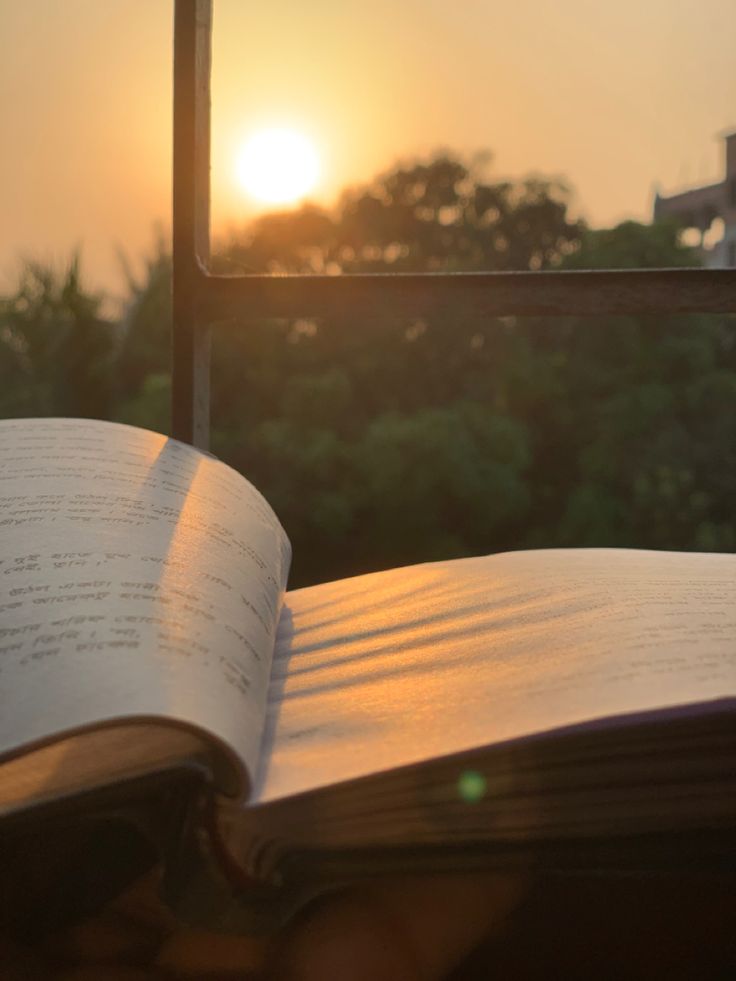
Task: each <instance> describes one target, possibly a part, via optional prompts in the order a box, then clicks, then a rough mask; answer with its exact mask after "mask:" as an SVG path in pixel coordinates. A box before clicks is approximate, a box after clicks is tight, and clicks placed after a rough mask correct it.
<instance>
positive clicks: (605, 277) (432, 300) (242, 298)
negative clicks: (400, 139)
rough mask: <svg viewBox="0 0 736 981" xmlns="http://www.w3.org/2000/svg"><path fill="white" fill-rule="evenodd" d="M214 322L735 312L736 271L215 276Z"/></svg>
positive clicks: (207, 302)
mask: <svg viewBox="0 0 736 981" xmlns="http://www.w3.org/2000/svg"><path fill="white" fill-rule="evenodd" d="M198 277H199V284H198V289H197V293H198V297H199V302H200V304H201V307H200V311H199V312H200V315H201V316H202V317H203V318H204V319H205V320H207V321H209V322H214V321H221V320H228V319H233V318H235V317H237V319H238V320H243V319H245V320H252V319H262V318H270V317H286V318H291V317H343V318H348V319H349V318H350V317H355V316H359V317H361V318H362V317H365V316H373V315H375V316H382V317H385V316H386V311H387V310H390V311H391V312H392V313H396V314H402V315H404V314H405V315H409V316H421V315H426V314H430V313H432V312H433V311H436V310H437V309H438V308H440V307H441V308H443V309H447V308H448V307H449V308H451V307H452V306H453V305H457V304H459V303H462V304H463V307H465V308H467V305H468V304H470V305H472V307H473V309H474V310H476V311H477V312H478V313H479V314H485V315H489V316H512V315H515V316H534V317H556V316H561V315H577V316H600V315H606V314H675V313H736V269H633V270H606V271H602V272H601V271H598V270H591V271H587V270H586V271H581V272H579V271H572V270H570V271H564V272H560V271H554V272H547V271H545V272H503V273H498V272H493V273H482V272H471V273H366V274H350V275H344V276H260V275H252V276H213V275H209V274H207V273H206V272H205V271H204V270H203V269H200V270H199V273H198Z"/></svg>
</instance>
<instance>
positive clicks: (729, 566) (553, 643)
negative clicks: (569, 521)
mask: <svg viewBox="0 0 736 981" xmlns="http://www.w3.org/2000/svg"><path fill="white" fill-rule="evenodd" d="M734 696H736V556H734V555H703V554H684V553H674V552H647V551H626V550H615V549H590V550H583V549H571V550H549V551H533V552H514V553H508V554H505V555H497V556H489V557H486V558H474V559H459V560H455V561H452V562H438V563H433V564H428V565H420V566H416V567H413V568H406V569H396V570H393V571H390V572H384V573H377V574H374V575H368V576H361V577H358V578H355V579H350V580H345V581H343V582H337V583H328V584H325V585H322V586H315V587H312V588H308V589H302V590H298V591H295V592H292V593H289V594H287V598H286V604H285V607H284V611H283V614H282V622H281V626H280V630H279V638H278V642H277V651H276V656H275V659H274V667H273V678H272V683H271V689H270V694H269V710H268V721H267V726H266V734H267V735H266V738H265V741H264V753H263V761H262V766H261V771H260V774H259V778H258V786H257V792H256V797H255V799H256V800H259V801H261V802H266V801H269V800H275V799H278V798H281V797H285V796H288V795H292V794H296V793H299V792H301V791H306V790H311V789H316V788H318V787H321V786H326V785H329V784H334V783H337V782H340V781H344V780H350V779H352V778H356V777H361V776H367V775H369V774H371V773H377V772H380V771H383V770H389V769H393V768H395V767H399V766H404V765H408V764H413V763H418V762H421V761H423V760H428V759H432V758H434V757H438V756H444V755H447V754H451V753H455V752H461V751H464V750H469V749H473V748H477V747H482V746H486V745H490V744H492V743H497V742H501V741H503V740H509V739H515V738H518V737H524V736H529V735H532V734H535V733H542V732H545V731H549V730H554V729H558V728H561V727H568V726H575V725H579V724H586V723H590V722H591V720H597V719H598V720H606V719H609V720H610V719H612V718H614V717H617V716H622V715H627V714H630V713H650V712H655V711H658V710H661V709H668V708H671V707H673V706H682V705H688V704H696V703H704V702H710V701H712V700H720V699H732V698H734Z"/></svg>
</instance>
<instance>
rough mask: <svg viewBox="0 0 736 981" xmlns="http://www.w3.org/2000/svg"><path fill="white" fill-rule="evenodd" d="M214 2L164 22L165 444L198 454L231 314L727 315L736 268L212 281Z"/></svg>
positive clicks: (733, 305) (194, 1)
mask: <svg viewBox="0 0 736 981" xmlns="http://www.w3.org/2000/svg"><path fill="white" fill-rule="evenodd" d="M211 34H212V0H176V3H175V13H174V159H173V190H174V202H173V205H174V214H173V266H174V276H173V281H174V297H173V362H172V435H173V436H174V437H176V438H177V439H180V440H184V441H185V442H188V443H192V444H193V445H195V446H198V447H200V448H202V449H207V446H208V441H209V405H210V396H209V374H210V354H209V350H210V326H209V325H210V324H211V323H213V322H214V321H216V320H218V319H223V318H224V317H228V316H233V315H234V314H237V315H238V317H239V318H240V319H245V320H247V319H248V318H251V319H253V318H263V317H294V318H296V317H325V316H330V315H334V314H338V313H345V312H348V313H349V312H350V311H351V310H352V311H355V310H360V311H361V314H366V313H370V312H371V310H372V309H375V310H376V312H377V313H378V311H379V310H385V309H386V304H387V303H388V304H390V305H391V307H392V309H393V310H394V311H395V312H397V313H398V312H401V313H406V314H409V315H411V316H420V315H421V314H422V313H425V312H428V311H430V310H432V309H435V308H436V307H437V305H438V304H443V305H448V304H451V303H452V302H453V297H455V296H462V298H463V303H464V304H466V303H467V302H468V301H469V300H470V301H472V304H473V306H474V309H475V310H476V311H477V312H478V313H479V314H485V315H492V316H511V315H517V316H522V315H528V316H546V317H549V316H558V315H562V314H568V315H569V314H572V315H579V316H593V317H596V316H605V315H608V314H635V313H638V314H676V313H736V269H636V270H626V271H619V270H607V271H603V272H600V271H583V272H578V271H574V272H573V271H570V272H546V271H545V272H487V273H485V272H483V273H417V274H411V273H365V274H350V275H342V276H319V275H306V276H305V275H289V276H269V275H255V274H250V275H239V276H222V275H213V274H211V273H210V272H209V271H208V260H209V237H210V236H209V198H210V187H209V180H210V177H209V175H210V60H211V54H210V53H211Z"/></svg>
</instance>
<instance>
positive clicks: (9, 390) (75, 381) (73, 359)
mask: <svg viewBox="0 0 736 981" xmlns="http://www.w3.org/2000/svg"><path fill="white" fill-rule="evenodd" d="M102 302H103V299H102V297H101V296H99V295H97V294H92V293H88V292H85V290H84V289H83V287H82V285H81V278H80V265H79V258H78V257H77V256H75V257H73V258H72V260H71V262H70V263H69V266H68V268H67V269H66V270H65V271H64V272H61V273H60V272H57V271H55V270H54V269H51V268H46V267H44V266H42V265H40V264H39V263H28V264H26V266H25V268H24V269H23V271H22V273H21V277H20V281H19V283H18V286H17V288H16V290H15V292H14V293H13V294H12V295H11V296H9V297H6V298H5V299H3V301H2V303H1V304H0V393H2V394H0V412H2V414H3V415H5V416H14V415H23V416H39V415H64V416H83V417H90V418H100V419H105V418H107V417H108V415H109V413H110V409H111V403H112V391H111V367H112V358H113V355H114V350H115V331H114V325H113V324H112V322H111V321H110V320H108V319H106V318H105V317H104V316H103V315H102V312H101V310H102Z"/></svg>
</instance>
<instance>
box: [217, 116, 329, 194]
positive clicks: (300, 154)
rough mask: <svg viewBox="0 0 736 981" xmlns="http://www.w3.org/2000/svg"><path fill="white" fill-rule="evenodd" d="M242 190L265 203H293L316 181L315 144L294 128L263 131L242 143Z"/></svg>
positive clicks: (239, 166)
mask: <svg viewBox="0 0 736 981" xmlns="http://www.w3.org/2000/svg"><path fill="white" fill-rule="evenodd" d="M236 172H237V177H238V182H239V183H240V186H241V187H242V188H243V190H245V191H247V193H248V194H250V195H251V197H253V198H255V199H256V200H257V201H260V202H262V203H263V204H294V203H295V202H296V201H298V200H299V199H300V198H303V197H304V195H305V194H308V193H309V192H310V191H311V190H312V189H313V188H314V186H315V184H316V183H317V177H318V176H319V159H318V157H317V151H316V149H315V147H314V144H313V143H312V142H311V141H310V140H309V139H307V137H306V136H304V135H303V134H302V133H299V132H297V131H296V130H292V129H284V128H279V129H276V128H274V129H266V130H261V131H260V132H258V133H256V134H255V135H254V136H252V137H251V138H250V139H249V140H248V141H247V142H246V143H244V144H243V146H242V148H241V150H240V153H239V154H238V158H237V163H236Z"/></svg>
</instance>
